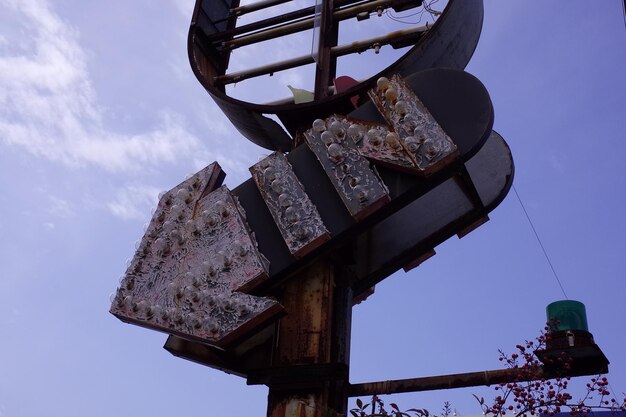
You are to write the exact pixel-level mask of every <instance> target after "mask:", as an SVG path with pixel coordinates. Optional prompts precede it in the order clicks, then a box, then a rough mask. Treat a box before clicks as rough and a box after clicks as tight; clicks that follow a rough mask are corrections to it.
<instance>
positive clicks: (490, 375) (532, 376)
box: [348, 364, 603, 397]
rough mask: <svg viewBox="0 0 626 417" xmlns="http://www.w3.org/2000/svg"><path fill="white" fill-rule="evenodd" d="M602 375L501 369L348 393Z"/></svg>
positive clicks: (583, 370) (589, 369)
mask: <svg viewBox="0 0 626 417" xmlns="http://www.w3.org/2000/svg"><path fill="white" fill-rule="evenodd" d="M602 371H603V369H602V368H601V367H600V368H599V367H598V366H595V365H594V364H589V365H588V366H582V367H576V366H575V367H574V368H573V370H568V371H565V370H564V369H561V368H546V367H543V366H540V367H538V368H537V369H536V370H534V371H533V372H522V370H521V369H497V370H493V371H480V372H468V373H463V374H451V375H439V376H428V377H422V378H409V379H396V380H389V381H377V382H365V383H361V384H351V385H350V388H349V390H348V396H349V397H362V396H369V395H380V394H397V393H401V392H419V391H433V390H438V389H452V388H467V387H477V386H484V385H487V386H489V385H494V384H501V383H508V382H514V381H515V382H526V381H536V380H539V379H553V378H557V377H573V376H584V375H597V374H598V373H602Z"/></svg>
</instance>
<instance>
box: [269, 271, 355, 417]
mask: <svg viewBox="0 0 626 417" xmlns="http://www.w3.org/2000/svg"><path fill="white" fill-rule="evenodd" d="M345 278H346V272H345V270H344V269H343V268H342V267H340V266H338V265H337V264H336V263H335V262H333V261H330V260H328V259H324V260H320V261H318V262H317V263H316V264H315V265H313V266H312V267H311V268H309V269H307V270H306V271H303V273H302V275H301V276H299V277H298V279H295V280H291V281H289V282H288V283H287V284H286V285H285V287H284V291H283V293H282V296H281V303H282V304H283V306H284V307H285V310H286V311H287V315H286V316H285V317H284V318H282V319H281V320H280V323H279V325H278V326H279V331H278V338H277V340H276V344H275V350H274V354H275V355H274V363H275V364H276V365H277V366H278V367H279V368H281V369H282V374H281V375H282V377H281V378H280V380H275V381H274V382H271V383H269V384H268V386H269V397H268V411H267V416H268V417H304V416H306V417H323V416H333V415H341V414H343V415H345V414H346V412H347V396H348V388H349V381H348V365H349V353H350V343H349V340H350V324H351V312H352V290H351V288H350V286H349V285H348V283H347V279H345Z"/></svg>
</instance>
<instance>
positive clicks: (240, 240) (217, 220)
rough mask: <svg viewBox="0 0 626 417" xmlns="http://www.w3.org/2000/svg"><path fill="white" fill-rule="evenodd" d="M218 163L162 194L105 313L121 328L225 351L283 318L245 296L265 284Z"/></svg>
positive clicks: (267, 302)
mask: <svg viewBox="0 0 626 417" xmlns="http://www.w3.org/2000/svg"><path fill="white" fill-rule="evenodd" d="M223 178H224V174H223V173H222V170H221V168H220V166H219V165H218V164H217V163H213V164H211V165H209V166H208V167H207V168H205V169H203V170H202V171H200V172H198V173H197V174H195V175H194V176H192V177H191V178H189V179H188V180H186V181H185V182H183V183H181V184H179V185H178V186H176V187H175V188H174V189H172V190H170V191H168V192H167V193H165V194H164V195H163V196H162V197H161V199H160V201H159V204H158V207H157V210H156V212H155V213H154V216H153V218H152V220H151V222H150V224H149V226H148V229H147V230H146V233H145V235H144V237H143V239H142V240H141V242H140V244H139V247H138V248H137V252H136V253H135V256H134V257H133V260H132V261H131V264H130V266H129V267H128V270H127V271H126V274H125V275H124V278H123V280H122V282H121V285H120V288H119V289H118V291H117V294H116V297H115V299H114V300H113V303H112V306H111V313H113V314H114V315H115V316H117V317H118V318H119V319H121V320H122V321H126V322H129V323H133V324H138V325H140V326H144V327H149V328H151V329H154V330H159V331H163V332H166V333H170V334H176V335H180V336H182V337H185V338H188V339H194V340H200V341H203V342H208V343H211V344H214V345H218V346H224V345H227V344H229V343H231V342H232V341H233V340H236V339H237V338H240V337H242V336H245V335H246V333H247V332H248V331H250V330H251V329H255V328H256V326H258V325H261V324H263V323H265V322H267V320H269V319H273V318H275V317H276V316H277V314H279V313H280V312H281V310H282V308H281V307H280V305H278V303H277V302H276V301H274V300H271V299H268V298H261V297H255V296H251V295H247V294H244V293H243V292H244V291H248V290H251V289H253V288H254V287H255V286H256V285H258V284H259V283H260V282H262V281H263V280H265V279H267V275H268V267H269V264H268V261H267V259H265V258H264V257H263V255H261V254H260V253H259V252H258V249H257V244H256V241H255V240H254V237H253V235H252V234H251V233H250V230H249V228H248V226H247V223H246V221H245V213H244V211H243V208H242V207H241V205H240V204H239V203H238V202H237V200H236V199H235V198H233V196H232V195H231V193H230V191H229V190H228V189H227V188H226V187H225V186H221V187H219V188H216V187H217V186H218V185H219V183H221V181H222V180H223Z"/></svg>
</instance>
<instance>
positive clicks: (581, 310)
mask: <svg viewBox="0 0 626 417" xmlns="http://www.w3.org/2000/svg"><path fill="white" fill-rule="evenodd" d="M546 313H547V316H548V322H549V323H550V327H551V330H555V331H561V330H584V331H586V332H588V331H589V328H588V326H587V313H586V311H585V305H584V304H583V303H581V302H580V301H573V300H562V301H555V302H553V303H550V304H548V307H546Z"/></svg>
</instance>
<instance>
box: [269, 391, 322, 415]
mask: <svg viewBox="0 0 626 417" xmlns="http://www.w3.org/2000/svg"><path fill="white" fill-rule="evenodd" d="M318 402H319V401H318V398H316V396H315V395H313V394H308V395H306V394H302V395H292V396H288V397H287V398H284V399H282V400H280V401H277V402H276V403H274V404H273V409H272V410H270V414H269V415H270V417H323V416H322V414H321V410H318V409H317V404H318Z"/></svg>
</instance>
